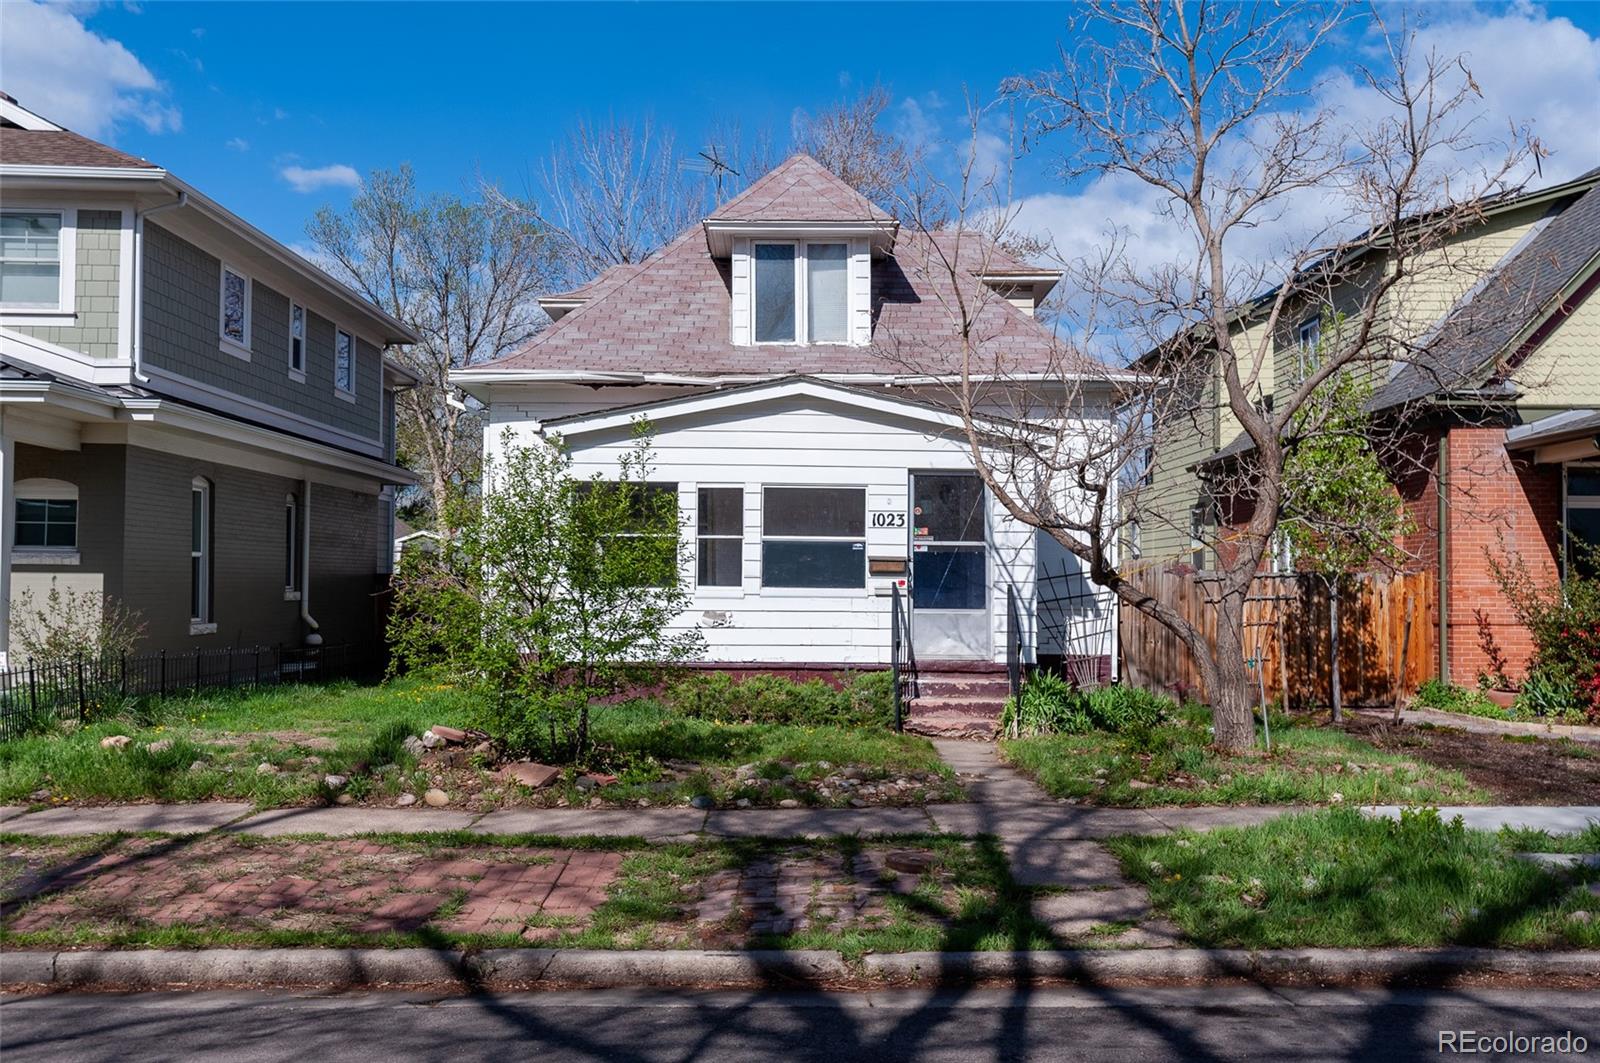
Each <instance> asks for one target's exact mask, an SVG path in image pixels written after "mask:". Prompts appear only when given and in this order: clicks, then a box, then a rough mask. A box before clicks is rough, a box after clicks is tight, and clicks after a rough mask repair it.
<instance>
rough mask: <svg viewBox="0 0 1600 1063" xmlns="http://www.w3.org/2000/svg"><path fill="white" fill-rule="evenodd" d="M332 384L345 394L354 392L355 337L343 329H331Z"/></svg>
mask: <svg viewBox="0 0 1600 1063" xmlns="http://www.w3.org/2000/svg"><path fill="white" fill-rule="evenodd" d="M333 386H334V387H335V388H337V389H338V390H340V391H342V392H344V393H345V394H346V395H354V394H355V393H356V339H355V337H354V336H352V335H350V333H348V332H346V331H345V330H344V329H334V330H333Z"/></svg>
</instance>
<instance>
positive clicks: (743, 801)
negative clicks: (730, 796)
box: [734, 797, 750, 808]
mask: <svg viewBox="0 0 1600 1063" xmlns="http://www.w3.org/2000/svg"><path fill="white" fill-rule="evenodd" d="M734 804H735V805H737V806H738V807H740V808H749V807H750V799H749V798H748V797H741V798H739V800H737V801H735V802H734Z"/></svg>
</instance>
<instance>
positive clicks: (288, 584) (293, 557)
mask: <svg viewBox="0 0 1600 1063" xmlns="http://www.w3.org/2000/svg"><path fill="white" fill-rule="evenodd" d="M299 508H300V507H299V506H298V505H296V503H295V497H294V495H285V496H284V499H283V589H284V590H286V591H294V590H299V588H300V520H299Z"/></svg>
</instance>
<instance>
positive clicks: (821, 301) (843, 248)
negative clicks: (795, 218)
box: [751, 243, 850, 343]
mask: <svg viewBox="0 0 1600 1063" xmlns="http://www.w3.org/2000/svg"><path fill="white" fill-rule="evenodd" d="M753 266H754V270H755V277H754V283H753V284H752V285H751V291H752V300H753V306H752V308H751V310H752V312H751V319H752V321H753V325H754V329H753V331H754V335H755V341H756V342H757V343H848V342H849V339H850V245H849V244H844V243H814V244H813V243H804V244H802V243H757V244H756V245H755V249H754V255H753Z"/></svg>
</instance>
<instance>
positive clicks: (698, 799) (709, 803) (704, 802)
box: [689, 794, 717, 809]
mask: <svg viewBox="0 0 1600 1063" xmlns="http://www.w3.org/2000/svg"><path fill="white" fill-rule="evenodd" d="M689 805H690V807H691V808H701V809H709V808H716V807H717V803H716V802H715V801H713V800H712V799H711V798H709V797H707V796H706V795H705V794H696V795H695V796H693V797H691V798H689Z"/></svg>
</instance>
